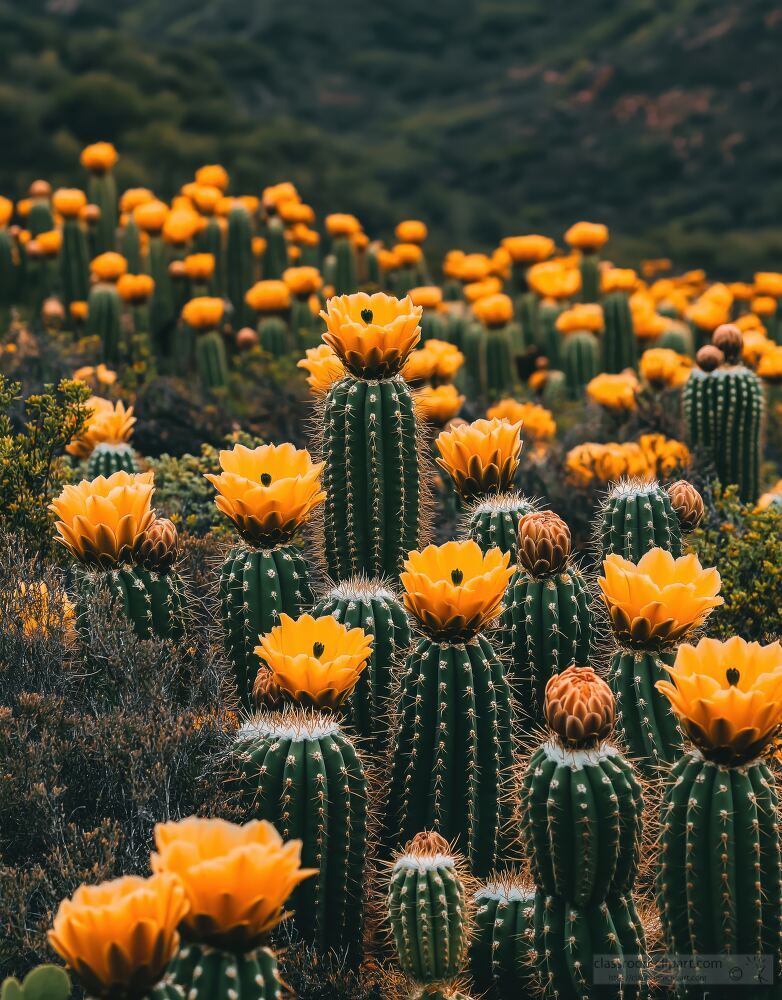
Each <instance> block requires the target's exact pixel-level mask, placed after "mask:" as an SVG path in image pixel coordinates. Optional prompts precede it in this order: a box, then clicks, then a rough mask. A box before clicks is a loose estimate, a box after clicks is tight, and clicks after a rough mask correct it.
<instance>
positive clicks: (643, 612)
mask: <svg viewBox="0 0 782 1000" xmlns="http://www.w3.org/2000/svg"><path fill="white" fill-rule="evenodd" d="M603 573H604V574H605V575H604V576H602V577H600V578H599V579H598V583H599V584H600V589H601V591H602V593H603V600H604V602H605V605H606V607H607V608H608V613H609V616H610V618H611V623H612V626H613V629H614V632H615V634H616V637H617V639H618V640H619V641H620V642H622V643H627V644H628V645H630V646H632V647H634V648H638V649H654V648H659V647H662V646H666V645H672V644H674V643H676V642H678V641H680V640H681V639H683V638H684V636H686V635H687V634H688V633H689V632H691V631H692V630H693V629H695V628H697V627H698V626H700V625H702V624H703V622H704V621H705V620H706V618H707V617H708V616H709V614H710V613H711V611H712V610H713V609H714V608H716V607H719V606H720V605H721V604H724V601H723V599H722V598H721V597H719V596H718V595H719V590H720V586H721V580H720V575H719V573H718V572H717V570H716V569H713V568H712V569H704V568H703V567H702V566H701V564H700V561H699V560H698V557H697V556H696V555H694V554H691V555H686V556H681V557H680V558H679V559H676V558H674V556H672V555H671V553H670V552H668V551H667V550H666V549H659V548H656V549H651V550H650V551H649V552H647V553H646V554H645V555H644V556H642V557H641V559H640V560H639V561H638V562H637V563H632V562H630V561H629V560H627V559H623V558H622V557H621V556H619V555H610V556H608V557H607V558H606V559H605V560H604V562H603Z"/></svg>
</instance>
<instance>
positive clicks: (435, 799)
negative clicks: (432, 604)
mask: <svg viewBox="0 0 782 1000" xmlns="http://www.w3.org/2000/svg"><path fill="white" fill-rule="evenodd" d="M512 768H513V736H512V716H511V697H510V688H509V687H508V682H507V680H506V678H505V673H504V671H503V667H502V664H501V663H500V661H499V660H498V659H497V657H496V655H495V653H494V650H493V649H492V647H491V644H490V643H489V641H488V639H486V638H485V637H484V636H482V635H479V636H477V637H475V638H473V639H470V640H469V641H467V642H464V643H450V642H442V643H441V642H437V641H435V640H433V639H430V638H423V639H421V640H420V641H419V642H418V644H417V645H416V647H415V649H414V650H413V651H412V652H411V653H410V655H409V656H408V658H407V662H406V664H405V671H404V674H403V675H402V694H401V701H400V708H399V723H398V728H397V735H396V740H395V743H394V751H393V765H392V774H391V783H390V791H389V802H388V809H387V821H386V837H387V840H388V841H389V842H392V843H395V844H399V843H403V842H404V841H405V840H407V839H408V838H409V837H411V836H412V835H413V834H414V833H415V831H417V830H423V829H425V828H431V829H434V830H437V831H438V832H439V833H441V834H442V835H443V836H445V837H448V838H449V839H451V840H453V841H454V843H455V844H457V845H458V847H459V848H460V849H461V850H462V851H463V853H464V854H465V856H466V857H467V859H468V861H469V863H470V867H471V869H472V871H473V872H474V873H475V874H476V875H487V874H488V873H489V871H490V870H491V869H492V868H493V867H494V866H495V865H496V864H497V863H498V862H499V861H500V859H502V858H503V856H504V854H505V848H506V830H505V824H506V822H507V820H508V808H509V803H508V795H507V789H508V785H509V782H510V779H511V772H512Z"/></svg>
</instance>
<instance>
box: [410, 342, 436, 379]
mask: <svg viewBox="0 0 782 1000" xmlns="http://www.w3.org/2000/svg"><path fill="white" fill-rule="evenodd" d="M436 365H437V355H436V354H435V352H434V351H430V350H428V349H427V348H426V347H420V348H417V349H416V350H415V351H411V352H410V354H409V355H408V358H407V361H405V364H404V367H403V368H402V377H403V378H404V379H405V380H406V381H408V382H428V381H429V379H431V378H432V376H433V375H434V372H435V367H436Z"/></svg>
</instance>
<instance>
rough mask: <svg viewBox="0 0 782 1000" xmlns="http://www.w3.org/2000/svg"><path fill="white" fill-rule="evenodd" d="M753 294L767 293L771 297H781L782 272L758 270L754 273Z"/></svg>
mask: <svg viewBox="0 0 782 1000" xmlns="http://www.w3.org/2000/svg"><path fill="white" fill-rule="evenodd" d="M754 294H755V295H768V296H770V297H771V298H773V299H780V298H782V273H780V272H779V271H758V272H757V274H756V275H755V287H754Z"/></svg>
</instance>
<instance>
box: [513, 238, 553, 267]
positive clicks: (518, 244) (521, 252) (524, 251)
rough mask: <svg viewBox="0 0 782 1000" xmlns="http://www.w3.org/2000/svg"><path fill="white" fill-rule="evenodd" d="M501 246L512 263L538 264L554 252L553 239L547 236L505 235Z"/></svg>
mask: <svg viewBox="0 0 782 1000" xmlns="http://www.w3.org/2000/svg"><path fill="white" fill-rule="evenodd" d="M502 246H503V247H504V248H505V249H506V250H507V251H508V253H509V254H510V258H511V260H512V261H513V263H514V264H538V263H540V261H542V260H547V259H548V258H549V257H550V256H551V255H552V254H553V253H554V241H553V240H552V239H551V238H550V237H548V236H537V235H534V234H532V235H529V236H506V237H505V239H504V240H503V241H502Z"/></svg>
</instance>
